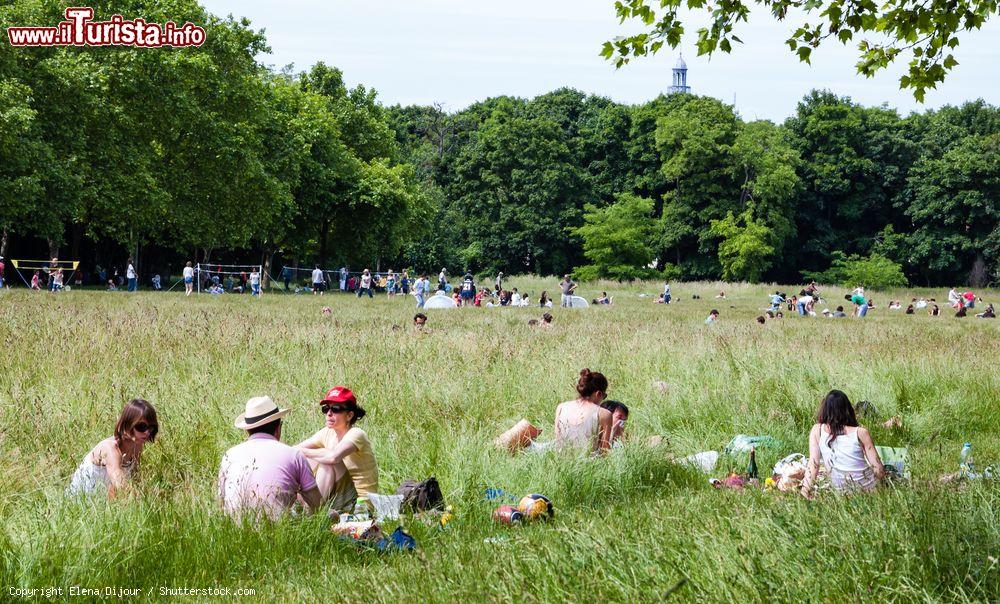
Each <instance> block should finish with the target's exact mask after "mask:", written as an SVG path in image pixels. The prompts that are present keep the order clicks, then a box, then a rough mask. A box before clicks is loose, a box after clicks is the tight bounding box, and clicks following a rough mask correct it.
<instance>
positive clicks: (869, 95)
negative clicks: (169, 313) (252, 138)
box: [201, 0, 1000, 121]
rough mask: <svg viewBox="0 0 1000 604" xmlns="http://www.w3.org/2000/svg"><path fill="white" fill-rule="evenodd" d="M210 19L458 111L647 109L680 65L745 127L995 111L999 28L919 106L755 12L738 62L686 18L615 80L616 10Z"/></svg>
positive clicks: (282, 51) (283, 11) (326, 11)
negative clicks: (517, 103)
mask: <svg viewBox="0 0 1000 604" xmlns="http://www.w3.org/2000/svg"><path fill="white" fill-rule="evenodd" d="M201 1H202V4H203V5H205V7H206V8H207V9H208V10H209V11H210V12H212V13H215V14H217V15H220V16H225V15H228V14H232V15H233V16H235V17H246V18H248V19H250V21H251V23H252V26H253V27H254V28H255V29H263V30H264V31H265V34H266V36H267V39H268V43H269V44H270V46H271V53H270V54H268V55H262V56H260V57H258V58H259V60H260V61H261V62H262V63H265V64H268V65H273V66H274V67H275V68H279V69H280V68H282V67H284V66H285V65H288V64H294V66H295V69H296V70H297V71H304V70H306V69H308V68H309V67H310V66H312V65H313V64H315V63H316V62H318V61H323V62H325V63H327V64H328V65H332V66H336V67H338V68H340V69H341V70H342V71H343V72H344V79H345V81H346V82H347V84H348V85H349V86H354V85H357V84H363V85H365V86H366V87H369V88H375V90H377V91H378V98H379V99H380V101H381V102H382V103H383V104H386V105H393V104H397V103H399V104H402V105H410V104H421V105H427V104H431V103H441V104H442V105H443V106H444V107H445V108H446V109H447V110H450V111H456V110H459V109H462V108H464V107H466V106H468V105H469V104H470V103H473V102H476V101H480V100H483V99H485V98H488V97H491V96H498V95H512V96H520V97H525V98H531V97H534V96H537V95H539V94H544V93H546V92H549V91H551V90H554V89H556V88H561V87H572V88H576V89H578V90H582V91H584V92H586V93H592V94H597V95H601V96H606V97H610V98H612V99H614V100H616V101H619V102H624V103H642V102H645V101H648V100H650V99H652V98H654V97H656V96H657V95H658V94H660V93H661V92H665V91H666V89H667V87H668V86H670V83H671V69H672V68H673V66H674V64H675V62H676V61H677V57H678V55H679V54H680V53H683V56H684V59H685V61H686V62H687V65H688V85H690V86H691V87H692V89H693V92H694V93H696V94H704V95H709V96H713V97H716V98H718V99H721V100H723V101H725V102H727V103H733V104H735V106H736V109H737V110H738V112H739V113H740V114H741V115H742V116H743V117H744V119H748V120H753V119H770V120H774V121H782V120H784V119H785V118H786V117H788V116H790V115H792V114H794V112H795V108H796V105H797V103H798V102H799V101H800V100H801V99H802V97H803V96H804V95H805V94H806V93H808V92H809V90H811V89H813V88H826V89H829V90H832V91H833V92H835V93H837V94H838V95H842V96H849V97H851V98H852V99H854V100H855V101H857V102H859V103H862V104H864V105H881V104H887V105H889V106H890V107H893V108H896V109H898V110H899V111H900V113H901V114H904V115H905V114H907V113H909V112H911V111H923V110H924V109H927V108H935V107H940V106H942V105H947V104H953V105H954V104H959V103H962V102H964V101H967V100H975V99H977V98H982V99H985V100H986V101H987V102H989V103H992V104H995V105H1000V78H998V77H997V76H1000V45H996V44H995V42H993V41H994V40H996V39H998V38H1000V19H997V20H995V21H994V22H992V23H987V24H986V25H985V26H984V27H983V29H982V30H979V31H973V32H965V33H963V34H961V35H960V39H961V45H960V46H959V47H958V49H957V53H956V58H957V59H958V61H959V65H958V67H956V68H955V69H954V70H953V71H952V72H951V74H950V75H949V76H948V78H947V79H946V81H945V82H944V84H943V85H940V86H939V89H938V90H931V91H928V93H927V97H926V100H925V102H924V103H923V104H920V103H917V102H916V101H915V100H914V99H913V96H912V93H911V92H909V91H902V90H899V85H898V80H899V76H900V75H901V73H902V71H903V69H902V67H903V65H900V66H898V67H896V68H895V69H890V70H887V71H884V72H881V73H880V75H878V76H876V77H875V78H865V77H863V76H860V75H857V74H856V72H855V67H854V65H855V63H856V62H857V49H856V48H855V47H854V46H842V45H840V44H839V43H837V42H835V41H833V40H828V41H827V42H826V43H825V44H824V46H821V47H820V48H819V49H818V50H815V51H813V55H812V65H807V64H805V63H800V62H799V60H798V58H797V57H796V56H794V55H793V54H792V52H791V51H790V50H789V49H788V47H787V46H786V45H785V44H784V41H785V40H786V39H787V38H788V37H789V34H790V33H791V32H792V31H793V30H794V29H795V27H797V26H798V25H799V24H800V23H799V22H797V21H788V22H785V23H779V22H776V21H774V20H773V19H772V18H771V17H770V15H769V14H767V13H766V12H761V11H758V12H755V13H754V14H752V15H751V17H750V22H749V23H742V24H740V25H739V26H738V29H737V30H736V31H735V32H734V33H736V34H737V35H738V36H739V37H740V38H741V39H742V40H743V42H744V43H743V44H742V45H739V44H734V46H735V48H734V50H733V53H732V54H731V55H726V54H722V53H718V54H716V55H713V56H712V57H711V58H709V57H698V56H697V53H696V51H695V40H696V34H695V31H696V30H697V27H698V26H699V24H700V23H699V22H701V23H703V22H704V20H703V18H702V17H701V16H700V15H691V18H690V19H689V22H688V23H687V27H686V29H687V32H688V33H687V34H686V35H685V37H684V39H683V40H682V44H681V47H680V48H678V49H676V50H675V49H671V48H669V47H664V48H663V49H661V50H660V52H659V53H658V54H656V55H655V56H653V57H646V58H644V59H640V60H638V61H633V62H632V63H630V64H629V65H627V66H625V67H623V68H621V69H617V70H616V69H615V67H614V66H613V65H612V64H611V63H610V62H608V61H605V60H604V59H603V58H602V57H600V56H599V55H598V52H599V51H600V47H601V44H602V43H603V42H604V41H605V40H608V39H611V38H613V37H614V36H617V35H623V34H627V33H632V32H633V31H635V26H631V29H630V27H629V26H628V24H626V25H620V24H619V23H618V20H617V18H616V17H615V13H614V2H613V0H533V1H532V0H504V1H502V2H495V1H493V2H484V1H482V0H480V1H476V0H465V1H460V0H368V1H365V2H360V1H356V0H332V1H320V0H284V1H281V2H278V1H274V0H201Z"/></svg>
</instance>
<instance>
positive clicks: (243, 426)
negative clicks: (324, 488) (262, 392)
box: [219, 396, 320, 518]
mask: <svg viewBox="0 0 1000 604" xmlns="http://www.w3.org/2000/svg"><path fill="white" fill-rule="evenodd" d="M288 411H289V410H288V409H279V408H278V406H277V405H276V404H274V401H273V400H271V397H269V396H258V397H254V398H252V399H250V400H248V401H247V404H246V410H245V412H244V413H243V414H242V415H240V416H239V417H237V418H236V422H235V425H236V427H237V428H239V429H240V430H246V431H247V434H248V435H249V438H247V440H245V441H244V442H242V443H240V444H238V445H236V446H235V447H233V448H231V449H229V450H228V451H226V454H225V455H224V456H223V457H222V466H221V467H220V468H219V499H220V500H221V501H222V507H223V510H225V512H226V513H227V514H229V515H230V516H232V517H234V518H240V517H241V516H242V515H243V513H244V512H252V514H253V515H256V514H259V513H261V512H263V513H265V514H267V515H268V516H270V517H271V518H277V517H278V516H280V515H281V514H282V513H284V512H285V511H287V510H288V509H289V508H291V507H292V504H293V503H295V500H296V499H297V497H298V496H299V495H301V496H302V500H303V501H304V502H305V503H306V505H307V506H309V511H310V512H314V511H316V508H317V507H319V504H320V495H319V489H318V488H317V486H316V479H315V478H313V475H312V471H311V470H310V469H309V462H308V461H306V458H305V456H304V455H302V453H300V452H298V451H296V450H295V449H294V448H292V447H290V446H288V445H286V444H284V443H282V442H281V440H280V439H281V420H282V418H284V417H285V416H286V415H288Z"/></svg>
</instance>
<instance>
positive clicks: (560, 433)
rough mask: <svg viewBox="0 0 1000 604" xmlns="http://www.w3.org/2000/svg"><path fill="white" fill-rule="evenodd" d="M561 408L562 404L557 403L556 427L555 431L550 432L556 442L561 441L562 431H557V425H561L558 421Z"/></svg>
mask: <svg viewBox="0 0 1000 604" xmlns="http://www.w3.org/2000/svg"><path fill="white" fill-rule="evenodd" d="M562 408H563V403H559V406H558V407H556V425H555V429H554V430H553V432H552V433H553V434H555V435H556V440H562V430H560V429H559V424H560V423H561V422H560V421H559V414H560V413H561V412H562Z"/></svg>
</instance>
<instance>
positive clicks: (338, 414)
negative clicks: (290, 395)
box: [67, 369, 885, 519]
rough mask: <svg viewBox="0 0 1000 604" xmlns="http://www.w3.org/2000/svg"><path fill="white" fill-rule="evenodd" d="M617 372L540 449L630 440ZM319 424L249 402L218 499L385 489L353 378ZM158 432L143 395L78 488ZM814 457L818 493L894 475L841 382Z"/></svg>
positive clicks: (73, 485) (559, 419)
mask: <svg viewBox="0 0 1000 604" xmlns="http://www.w3.org/2000/svg"><path fill="white" fill-rule="evenodd" d="M608 388H609V386H608V380H607V378H606V377H605V376H604V375H603V374H601V373H599V372H594V371H590V370H589V369H583V370H582V371H581V372H580V375H579V379H578V381H577V384H576V397H575V398H574V399H572V400H568V401H566V402H563V403H561V404H559V405H558V406H557V407H556V409H555V422H554V427H555V430H554V440H552V441H550V442H547V443H540V442H533V443H531V444H530V445H529V448H532V449H541V450H547V449H556V450H571V451H576V452H582V453H583V454H589V455H602V454H604V453H606V452H607V451H608V450H609V449H612V448H614V447H617V446H621V445H622V443H623V442H624V439H625V426H626V422H627V420H628V417H629V408H628V407H627V406H626V405H624V404H623V403H620V402H618V401H612V400H608V395H607V392H608ZM315 410H316V411H319V414H320V416H321V417H322V422H323V423H322V426H321V427H320V428H319V429H318V431H317V432H316V433H315V434H313V435H312V436H310V437H309V438H307V439H305V440H303V441H302V442H300V443H298V444H297V445H295V446H290V445H288V444H285V443H283V442H282V441H281V436H282V425H283V421H284V419H285V418H286V417H287V416H288V414H289V412H290V409H288V408H282V407H279V406H278V405H277V404H276V403H275V402H274V401H273V400H272V399H271V398H270V397H268V396H258V397H254V398H251V399H250V400H248V401H247V402H246V405H245V406H244V409H243V412H242V413H240V414H239V415H238V416H237V417H236V419H235V421H234V422H233V425H234V427H235V428H236V429H238V430H241V431H244V432H245V433H246V439H245V440H244V441H243V442H241V443H239V444H237V445H235V446H233V447H231V448H230V449H228V450H227V451H226V452H225V453H224V454H223V456H222V461H221V464H220V467H219V473H218V489H217V494H218V500H219V505H220V507H221V508H222V510H223V511H224V512H225V513H226V514H228V515H230V516H231V517H233V518H236V519H240V518H244V517H247V516H249V517H252V518H259V517H260V516H262V515H266V516H268V517H270V518H277V517H279V516H281V515H282V514H283V513H285V512H286V511H288V510H290V509H291V508H292V507H293V506H295V505H296V503H300V504H301V505H302V506H303V507H304V509H306V510H308V511H309V512H314V511H316V510H317V509H318V508H320V507H321V506H328V507H329V508H331V509H332V510H337V511H349V510H351V509H352V506H353V505H354V503H355V501H356V500H357V498H359V497H368V496H370V495H372V494H377V493H379V490H380V485H379V468H378V462H377V460H376V457H375V453H374V448H373V446H372V443H371V441H370V440H369V438H368V435H367V434H366V433H365V431H364V430H363V429H361V428H360V427H358V426H357V423H358V422H359V421H361V420H362V419H363V418H364V417H365V415H366V413H365V409H364V408H363V407H362V406H361V405H359V404H358V401H357V397H356V396H355V395H354V393H353V392H351V390H350V389H348V388H346V387H344V386H335V387H333V388H331V389H329V390H328V391H327V392H326V394H325V395H324V396H323V397H322V398H321V399H320V400H319V402H318V404H317V405H316V408H315ZM158 433H159V424H158V421H157V414H156V410H155V409H154V408H153V406H152V405H151V404H150V403H149V402H147V401H145V400H142V399H133V400H131V401H129V402H128V403H127V404H126V405H125V407H124V408H123V409H122V412H121V415H120V416H119V418H118V421H117V423H116V424H115V427H114V431H113V433H112V435H111V436H109V437H108V438H106V439H104V440H102V441H101V442H99V443H98V444H97V445H96V446H95V447H93V449H91V450H90V451H89V452H88V453H87V454H86V456H85V457H84V459H83V460H82V462H81V463H80V465H79V466H78V467H77V469H76V471H75V472H74V474H73V476H72V478H71V479H70V485H69V487H68V489H67V492H68V493H69V494H70V495H73V496H76V495H87V494H93V493H105V494H107V495H108V496H110V497H112V498H113V497H115V496H118V495H120V494H121V493H122V491H123V490H125V489H127V488H128V485H129V483H130V481H131V480H132V479H134V478H136V477H137V475H138V471H139V467H140V462H141V459H142V453H143V449H144V448H145V446H146V445H147V444H148V443H153V442H155V440H156V437H157V434H158ZM808 447H809V463H808V469H807V472H806V476H805V480H804V481H803V483H802V495H804V496H806V497H812V487H813V485H814V483H815V480H816V476H817V474H818V472H819V468H820V464H823V465H824V466H825V467H826V470H827V474H828V475H829V479H830V483H831V485H832V487H833V488H834V489H835V490H838V491H856V490H861V491H868V490H871V489H873V488H874V487H875V486H876V485H877V484H878V482H879V481H880V480H881V479H882V477H883V476H884V475H885V470H884V468H883V465H882V462H881V460H880V459H879V455H878V452H877V451H876V449H875V445H874V443H873V441H872V437H871V434H870V433H869V432H868V430H867V429H866V428H865V427H863V426H861V425H860V424H859V423H858V421H857V417H856V415H855V411H854V407H853V406H852V405H851V402H850V400H849V399H848V397H847V395H845V394H844V393H843V392H841V391H839V390H832V391H830V392H829V394H827V395H826V396H825V397H824V399H823V400H822V402H821V403H820V406H819V410H818V412H817V415H816V423H815V424H814V425H813V427H812V429H811V430H810V432H809V438H808Z"/></svg>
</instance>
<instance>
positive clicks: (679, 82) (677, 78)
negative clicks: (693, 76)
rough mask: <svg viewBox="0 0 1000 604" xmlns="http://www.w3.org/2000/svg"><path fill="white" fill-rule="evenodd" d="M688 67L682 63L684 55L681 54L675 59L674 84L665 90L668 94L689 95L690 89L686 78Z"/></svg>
mask: <svg viewBox="0 0 1000 604" xmlns="http://www.w3.org/2000/svg"><path fill="white" fill-rule="evenodd" d="M687 74H688V66H687V63H685V62H684V55H683V54H681V55H680V56H679V57H678V58H677V63H676V64H675V65H674V83H673V85H672V86H670V88H668V89H667V93H668V94H676V93H679V92H681V93H690V92H691V87H690V86H688V85H687V78H688V75H687Z"/></svg>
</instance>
